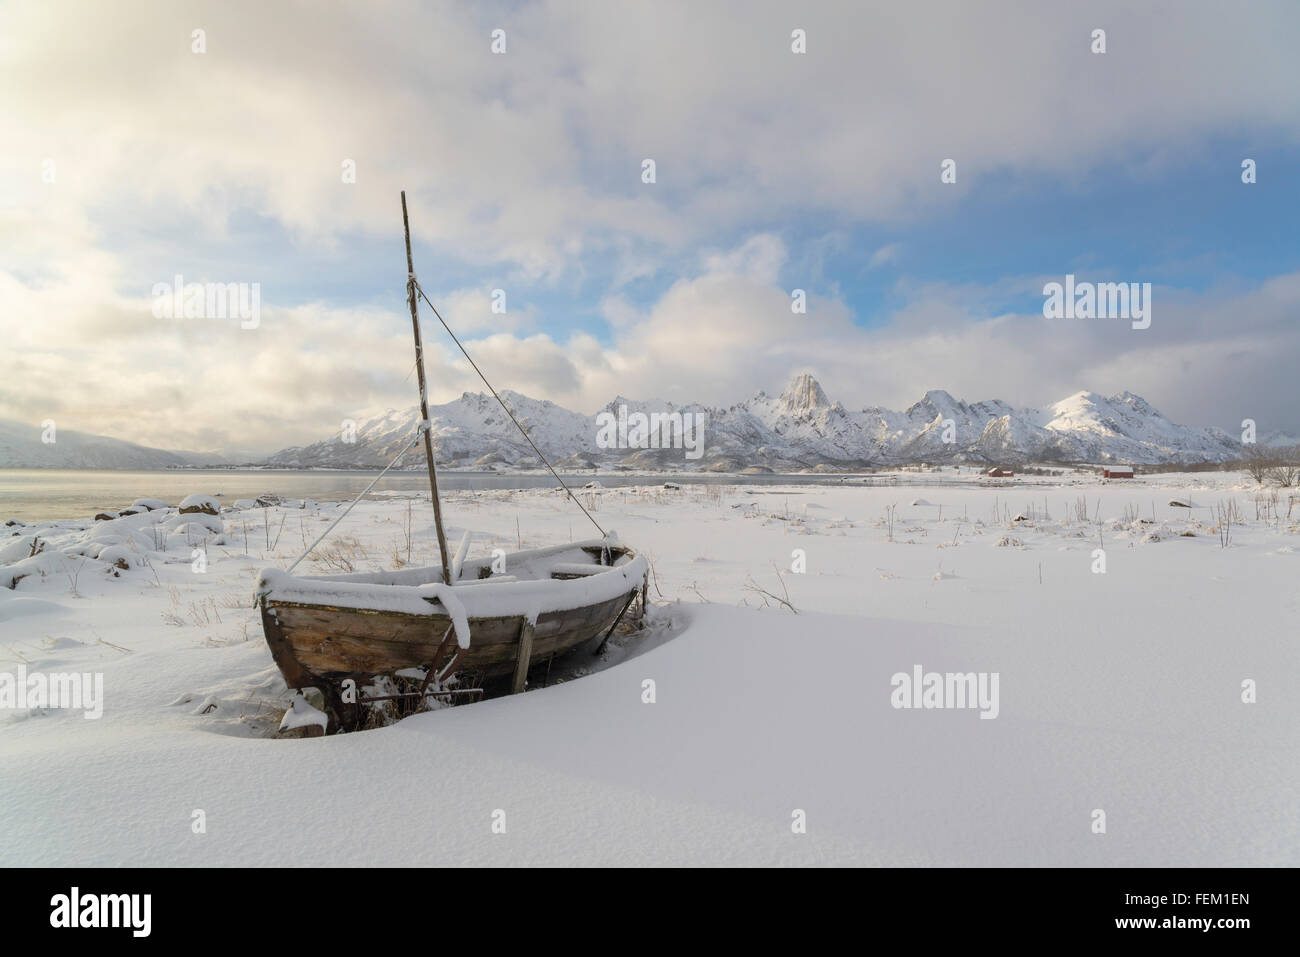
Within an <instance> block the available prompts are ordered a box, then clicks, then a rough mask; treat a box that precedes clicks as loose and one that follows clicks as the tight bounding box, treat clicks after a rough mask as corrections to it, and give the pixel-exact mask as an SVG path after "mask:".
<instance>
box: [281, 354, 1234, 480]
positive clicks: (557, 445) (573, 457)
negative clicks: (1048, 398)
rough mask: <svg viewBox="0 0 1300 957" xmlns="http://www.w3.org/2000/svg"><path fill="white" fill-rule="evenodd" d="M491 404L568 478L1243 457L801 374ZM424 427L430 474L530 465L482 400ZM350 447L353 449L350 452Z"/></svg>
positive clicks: (1206, 439)
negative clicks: (694, 430)
mask: <svg viewBox="0 0 1300 957" xmlns="http://www.w3.org/2000/svg"><path fill="white" fill-rule="evenodd" d="M502 398H503V399H505V401H506V402H507V403H508V404H509V405H510V407H511V409H512V410H513V412H514V413H515V416H516V417H517V418H518V419H519V421H520V422H521V423H522V424H523V425H524V427H525V428H527V429H528V431H529V434H530V435H531V436H532V437H533V441H534V442H536V443H537V445H538V447H539V448H540V449H541V450H542V452H543V453H544V454H545V455H546V456H547V457H548V458H549V459H550V460H551V461H552V462H553V463H554V464H556V465H561V464H563V465H567V466H578V467H583V466H591V465H595V464H600V465H623V466H627V467H635V468H655V467H660V468H662V467H669V468H679V467H704V468H711V469H715V470H732V469H743V468H746V467H766V468H772V469H792V468H811V467H816V466H825V467H860V466H865V465H878V464H892V463H905V462H919V461H926V462H997V463H1019V462H1031V461H1032V462H1092V463H1104V462H1122V463H1131V464H1138V465H1149V464H1162V463H1185V464H1191V463H1196V462H1222V461H1229V460H1232V459H1235V458H1237V457H1239V455H1240V445H1239V444H1238V443H1237V442H1236V441H1235V439H1234V437H1232V436H1229V435H1228V434H1227V433H1225V432H1223V431H1222V430H1220V429H1215V428H1196V427H1192V426H1184V425H1178V424H1176V423H1174V422H1171V421H1169V420H1168V419H1167V418H1165V417H1164V416H1163V415H1161V414H1160V412H1159V411H1157V410H1156V409H1155V408H1153V407H1152V406H1151V405H1150V404H1149V403H1148V402H1147V401H1146V400H1144V399H1143V398H1142V397H1141V396H1137V395H1134V394H1133V393H1131V392H1121V393H1119V394H1117V395H1112V396H1101V395H1098V394H1097V393H1094V392H1079V393H1076V394H1075V395H1072V396H1069V397H1068V398H1065V399H1062V400H1061V401H1060V402H1057V403H1055V404H1053V405H1050V406H1048V407H1046V408H1044V409H1017V408H1014V407H1012V406H1010V405H1008V404H1007V403H1005V402H1003V401H1001V400H998V399H991V400H988V401H983V402H975V403H969V404H968V403H966V402H963V401H960V400H957V399H954V398H953V397H952V396H951V395H949V394H948V393H947V392H943V391H940V390H934V391H930V392H927V393H926V394H925V395H924V396H923V397H922V398H921V399H920V400H919V401H918V402H916V403H915V404H913V405H912V406H910V407H909V408H908V409H906V410H905V411H903V412H896V411H892V410H890V409H882V408H866V409H861V410H850V409H847V408H845V407H844V406H843V405H842V404H840V403H839V402H835V401H832V400H831V399H830V398H829V397H828V396H827V395H826V393H825V391H824V390H823V389H822V387H821V385H820V384H819V383H818V382H817V380H816V379H815V378H813V377H812V376H811V375H807V374H802V375H798V376H795V377H794V379H792V380H791V382H790V384H789V385H788V386H787V387H786V389H785V391H784V392H782V393H781V395H779V396H776V397H772V396H769V395H767V394H766V393H763V392H760V393H758V394H757V395H755V396H754V397H752V398H750V399H748V400H746V401H744V402H740V403H738V404H736V405H733V406H729V407H717V408H715V407H709V406H703V405H700V404H697V403H691V404H687V405H677V404H674V403H671V402H667V401H663V400H651V401H646V400H639V401H638V400H632V399H627V398H624V397H622V396H620V397H618V398H615V399H614V400H613V401H611V402H610V403H609V404H608V405H606V406H605V407H604V408H602V409H601V410H600V411H599V412H597V414H596V415H592V416H587V415H582V414H580V413H577V412H571V411H569V410H567V409H564V408H561V407H560V406H558V405H555V404H554V403H553V402H544V401H538V400H536V399H530V398H528V397H527V396H523V395H519V394H518V393H515V392H504V393H502ZM620 409H622V410H624V414H626V415H631V414H633V413H636V412H641V413H644V414H646V415H650V414H651V413H658V414H660V415H661V416H664V415H667V416H675V415H681V416H683V417H684V419H685V421H686V422H688V423H689V422H692V421H695V417H696V416H700V415H703V416H705V417H706V418H705V425H704V433H703V454H702V455H701V456H699V457H695V458H692V457H688V455H687V452H686V449H683V448H663V449H646V448H639V447H618V448H602V447H600V445H599V444H598V441H597V437H598V435H599V433H600V424H601V422H602V421H604V422H608V421H609V419H608V416H613V417H617V416H618V415H619V414H620ZM606 414H608V416H606ZM603 416H604V417H605V418H602V417H603ZM429 417H430V420H431V422H432V423H433V438H434V446H435V449H436V452H437V456H438V461H439V463H445V464H447V465H451V466H456V467H471V466H479V467H486V466H494V465H511V466H517V467H529V466H536V465H538V464H539V463H538V462H537V459H536V456H535V454H534V453H533V450H532V449H531V448H529V447H528V444H527V443H526V442H525V441H524V439H523V437H522V436H520V435H519V433H518V431H517V430H516V429H515V427H514V425H513V424H512V423H511V422H510V420H509V418H508V417H507V416H506V415H505V413H504V412H503V411H502V410H501V407H500V406H499V405H497V403H496V401H495V400H494V399H493V398H492V397H491V396H489V395H484V394H482V393H472V392H466V393H464V394H463V395H461V397H460V398H459V399H456V400H454V401H452V402H448V403H446V404H445V405H440V406H435V407H432V408H430V410H429ZM418 420H419V413H418V410H417V409H416V408H415V407H412V408H410V409H406V410H402V411H394V410H388V411H387V412H385V413H383V414H381V415H377V416H373V417H371V418H369V419H367V420H365V421H363V422H358V423H357V427H356V429H355V434H354V435H350V434H349V433H347V432H340V433H339V434H338V435H335V436H334V437H332V438H329V439H326V440H323V441H320V442H316V443H313V444H312V445H308V446H305V447H295V448H290V449H285V450H283V451H282V452H277V453H276V454H275V455H273V456H271V457H270V458H269V459H268V463H269V464H271V465H277V466H303V467H334V468H346V467H366V468H369V467H372V466H375V465H381V464H387V463H388V462H389V461H390V460H391V459H392V458H393V456H394V455H396V454H397V451H398V450H399V449H400V448H401V447H402V446H403V445H405V444H406V443H407V442H409V441H410V439H411V438H412V437H413V436H414V434H415V426H416V423H417V422H418ZM350 437H351V438H354V441H347V439H348V438H350ZM632 444H634V445H635V443H632ZM423 462H424V456H423V451H422V447H421V446H418V445H417V446H416V448H414V449H412V450H411V451H410V452H408V453H407V458H406V459H405V460H404V461H403V463H402V465H403V466H404V467H408V468H415V467H422V466H423Z"/></svg>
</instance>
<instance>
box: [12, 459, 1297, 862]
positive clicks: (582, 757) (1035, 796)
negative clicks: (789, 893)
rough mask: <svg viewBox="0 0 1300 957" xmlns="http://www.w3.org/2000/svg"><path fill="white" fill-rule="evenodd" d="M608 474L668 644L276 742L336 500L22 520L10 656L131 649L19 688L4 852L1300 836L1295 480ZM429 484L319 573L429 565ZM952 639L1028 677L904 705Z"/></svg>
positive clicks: (334, 550) (1277, 845)
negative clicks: (92, 680) (979, 702)
mask: <svg viewBox="0 0 1300 957" xmlns="http://www.w3.org/2000/svg"><path fill="white" fill-rule="evenodd" d="M1057 481H1059V480H1057ZM580 494H581V495H582V496H583V498H584V503H585V504H587V505H588V507H589V508H591V509H592V510H593V513H594V514H595V515H596V517H597V518H598V520H599V521H600V522H601V523H602V524H604V525H605V526H606V527H607V528H609V527H612V528H614V529H616V530H617V531H618V533H619V536H620V538H621V539H622V540H623V541H625V542H627V543H628V544H631V545H633V546H634V547H636V548H638V549H639V550H640V551H642V552H643V553H644V554H646V555H647V557H648V558H649V559H650V561H651V563H652V566H653V570H654V577H653V583H652V587H651V598H652V600H654V601H655V602H657V603H658V604H657V607H656V609H655V611H654V615H653V627H652V628H651V629H649V631H648V632H647V634H646V637H644V638H643V639H635V638H634V639H631V640H629V641H627V642H626V643H625V644H624V645H622V646H621V647H618V648H615V649H614V650H613V652H611V655H610V660H608V661H606V662H604V663H603V664H604V667H599V665H600V663H598V662H595V661H594V660H592V659H588V660H589V661H590V662H591V663H590V665H588V664H586V663H584V662H578V663H576V664H571V665H570V668H569V670H568V671H567V672H566V674H570V675H573V674H575V673H576V672H580V671H587V670H590V671H591V672H592V673H589V674H585V675H584V676H582V677H580V678H577V679H576V680H567V681H564V682H563V683H557V684H552V685H551V686H550V687H547V688H544V689H538V690H536V691H532V692H530V693H528V694H525V695H520V696H514V697H509V698H500V699H496V700H491V701H486V702H483V703H481V704H475V705H472V706H468V707H462V708H456V709H449V710H443V711H438V712H434V713H430V714H424V715H418V716H415V717H412V718H408V719H407V720H405V721H403V722H401V723H399V724H397V725H393V726H390V727H387V728H382V729H379V730H375V731H367V732H362V733H357V734H351V735H340V736H334V737H330V738H325V739H309V740H274V739H272V734H273V732H274V730H275V728H276V726H277V725H278V723H279V719H280V715H281V714H282V713H283V710H284V708H285V707H286V706H287V703H288V700H289V697H288V694H287V693H286V691H285V689H284V684H283V681H282V680H281V679H280V676H279V673H278V672H277V671H276V669H275V667H274V665H273V664H272V662H271V658H270V654H269V652H268V651H267V649H266V645H265V643H264V641H263V639H262V635H261V628H260V624H259V623H258V621H257V619H256V614H255V612H254V610H253V609H252V607H251V596H252V590H253V583H254V581H255V579H256V577H257V573H258V571H259V570H260V569H261V568H263V567H265V566H267V565H278V566H279V567H285V566H287V564H288V563H289V562H290V561H292V559H293V558H294V557H296V556H297V554H298V553H299V552H300V551H301V550H302V547H303V545H304V544H305V543H306V542H310V541H311V540H312V539H314V538H315V536H316V535H317V534H319V531H320V530H322V529H323V528H324V523H326V522H327V521H329V520H331V519H332V518H333V517H334V515H335V514H336V509H337V507H338V506H334V505H316V504H315V503H305V504H304V507H302V508H299V507H295V506H297V505H298V504H300V503H289V504H288V505H287V506H284V507H282V506H272V507H270V508H258V507H250V506H251V505H252V503H244V506H243V507H239V508H235V509H230V510H222V511H221V513H220V515H218V516H207V515H205V514H204V513H203V512H197V513H190V514H186V515H179V514H178V513H177V512H176V511H175V509H156V510H154V511H144V510H143V509H142V510H141V511H140V512H138V514H135V515H128V516H126V517H125V518H119V519H116V520H111V521H99V522H95V521H92V520H89V519H83V520H75V521H72V520H69V521H63V522H57V523H38V524H31V525H26V526H18V525H15V526H9V527H4V528H3V533H4V536H5V537H4V538H0V563H3V564H0V584H5V582H4V581H3V580H2V579H3V578H4V577H5V576H6V575H7V577H8V578H10V579H12V578H13V577H15V576H14V574H13V572H14V569H15V568H16V567H24V568H28V569H29V570H30V571H29V573H28V574H26V575H25V577H21V578H19V579H18V581H17V582H16V587H14V588H13V589H8V588H0V659H3V662H2V663H0V671H9V672H14V671H16V669H18V668H20V667H21V668H25V669H26V670H27V671H28V672H72V671H76V672H94V673H102V674H103V676H104V702H103V717H102V718H100V719H98V720H86V719H85V718H84V717H83V715H82V713H81V712H79V711H76V710H62V709H48V710H44V711H41V710H38V711H34V712H28V711H27V710H9V711H0V768H3V772H0V824H2V829H3V832H4V834H5V840H4V841H3V842H2V843H0V864H6V865H13V864H38V865H39V864H68V865H76V864H102V865H110V864H187V865H229V864H241V863H249V864H325V863H340V864H367V863H373V864H381V863H383V864H489V863H553V864H570V863H610V864H627V865H637V864H660V863H663V864H668V863H697V864H712V863H732V864H751V863H752V864H766V863H792V864H814V863H844V864H848V863H857V864H929V863H949V864H993V865H1001V864H1007V865H1011V864H1085V865H1107V864H1119V865H1224V866H1226V865H1251V864H1290V865H1296V864H1300V698H1298V697H1297V695H1296V694H1295V689H1296V688H1297V687H1300V645H1298V644H1297V641H1296V615H1297V612H1300V597H1297V596H1298V595H1300V589H1297V588H1296V581H1297V577H1298V575H1300V502H1297V503H1296V504H1295V505H1294V506H1292V505H1291V504H1290V503H1289V501H1288V494H1287V492H1286V490H1283V492H1282V493H1281V495H1280V496H1279V499H1278V502H1277V503H1276V506H1275V505H1274V503H1273V502H1272V501H1271V500H1269V499H1268V497H1267V493H1263V494H1264V496H1265V497H1264V500H1263V501H1262V502H1257V500H1256V498H1257V495H1259V494H1260V493H1257V492H1256V491H1255V490H1254V489H1253V488H1252V484H1251V483H1250V482H1249V481H1248V480H1247V479H1246V478H1245V477H1244V476H1239V475H1233V474H1227V475H1225V474H1206V475H1199V474H1198V475H1166V476H1154V477H1149V478H1144V479H1141V480H1138V481H1134V482H1125V483H1112V484H1110V485H1104V486H1103V485H1088V486H1068V487H1067V486H1062V485H1059V484H1054V483H1053V480H1051V479H1043V480H1034V481H1033V482H1032V483H1030V484H1023V485H1021V484H1018V485H1010V486H1002V487H993V488H972V487H965V486H956V485H948V486H944V485H935V486H933V487H925V488H917V487H910V488H897V487H895V488H890V487H876V488H854V487H844V488H823V487H811V486H798V487H789V488H783V487H754V486H751V487H724V486H687V487H685V488H681V489H667V488H661V487H649V486H647V487H641V488H610V489H594V490H590V491H587V492H583V493H580ZM1175 500H1176V501H1181V502H1184V503H1188V504H1191V505H1192V506H1193V507H1192V508H1190V509H1188V508H1182V507H1177V506H1172V505H1170V504H1169V503H1170V502H1171V501H1175ZM1232 502H1235V503H1236V507H1237V510H1238V512H1239V515H1238V518H1239V519H1240V522H1239V523H1234V524H1233V526H1232V527H1231V529H1230V541H1229V544H1228V547H1222V544H1223V542H1222V536H1221V532H1222V531H1223V528H1222V525H1223V522H1222V521H1221V516H1220V513H1219V510H1218V506H1219V505H1220V504H1223V505H1224V506H1227V505H1229V503H1232ZM1257 508H1259V509H1262V510H1263V511H1257ZM1288 509H1289V510H1290V515H1289V517H1288ZM428 511H429V509H428V504H427V502H425V503H419V502H416V503H414V504H413V505H412V527H413V531H412V535H411V544H410V556H411V562H412V563H413V564H428V563H430V562H431V560H432V557H433V556H434V555H436V544H435V542H434V540H433V535H432V531H431V527H430V516H429V514H428ZM1084 511H1086V512H1087V517H1086V518H1085V517H1084V516H1083V512H1084ZM445 512H446V516H447V519H448V521H449V523H450V527H449V534H450V535H451V536H452V537H453V538H456V539H458V538H459V537H460V535H461V534H462V532H463V531H465V530H469V531H471V532H472V533H473V535H474V538H473V545H472V548H471V554H472V555H482V554H486V553H487V552H488V551H490V550H491V549H492V548H495V547H501V548H505V549H507V550H513V549H514V548H515V547H517V545H519V544H522V545H523V547H532V546H541V545H550V544H556V543H560V542H566V541H570V540H573V539H582V538H586V537H588V535H589V531H590V529H589V527H588V526H586V524H585V520H584V519H583V517H582V516H581V514H579V513H577V512H576V510H575V509H573V508H572V507H571V506H570V505H567V504H566V503H565V501H564V499H563V498H562V496H560V495H558V494H556V493H555V492H554V491H552V490H532V491H524V492H499V491H479V492H454V493H451V494H450V495H448V496H447V498H446V509H445ZM407 514H408V505H407V502H406V501H405V500H403V499H400V498H393V499H389V500H385V501H376V502H366V503H363V504H362V505H360V506H358V507H357V509H356V510H355V511H354V512H353V513H352V515H350V516H349V517H348V518H347V519H345V521H344V522H343V524H342V525H341V526H340V527H339V529H338V530H336V532H335V533H334V536H332V538H331V539H329V540H327V542H326V544H325V546H322V547H323V548H325V549H326V551H325V552H324V553H322V554H319V555H318V559H319V560H317V561H316V562H315V563H313V562H312V561H310V560H309V561H308V562H306V563H304V566H303V568H301V569H300V571H303V570H306V571H308V572H309V573H311V572H318V573H324V572H326V571H331V570H333V571H339V570H343V566H344V565H347V564H351V565H352V566H354V567H355V568H356V569H357V570H362V569H366V568H387V567H392V566H393V564H394V562H395V561H396V560H398V559H400V560H402V561H405V560H406V558H407V544H406V532H405V529H406V523H407ZM0 518H2V517H0ZM1187 533H1190V534H1187ZM891 539H892V540H891ZM33 542H43V544H42V545H40V546H39V547H38V548H37V549H36V554H35V555H32V556H28V555H27V553H28V552H31V551H32V550H33V545H32V543H33ZM1099 548H1100V549H1103V550H1104V561H1105V569H1106V570H1105V572H1104V573H1098V572H1096V571H1094V569H1095V568H1096V567H1097V561H1098V559H1097V555H1096V550H1097V549H1099ZM105 552H107V556H106V555H105ZM196 553H197V554H196ZM198 554H201V555H202V560H201V561H200V560H199V559H198V557H197V555H198ZM42 556H44V557H42ZM792 565H794V566H798V567H801V568H803V569H804V570H803V571H802V572H794V571H792V570H791V568H792ZM123 566H125V567H123ZM783 601H787V602H788V603H789V605H790V606H793V608H794V609H796V610H797V612H798V613H797V614H795V613H793V612H792V611H791V610H790V609H789V607H788V606H787V605H785V604H783ZM918 665H919V666H921V667H922V668H924V669H925V670H926V671H938V672H962V673H967V672H976V673H997V674H998V675H999V676H1000V684H999V687H1000V702H999V709H998V715H997V718H996V719H994V720H982V719H981V718H980V716H979V714H978V713H977V712H976V711H974V710H969V709H968V710H924V709H920V710H917V709H898V708H895V707H893V706H892V704H891V692H892V690H893V689H892V687H891V677H892V676H893V675H895V674H897V673H909V672H911V671H912V670H913V668H914V667H916V666H918ZM1247 680H1253V681H1255V682H1257V684H1258V701H1257V702H1256V703H1253V704H1248V703H1244V702H1243V700H1242V697H1243V688H1242V683H1243V682H1244V681H1247ZM646 681H652V682H653V689H654V699H655V700H654V702H653V703H646V702H645V698H646V696H647V693H646V687H647V686H646V684H645V682H646ZM1097 810H1103V811H1104V812H1105V822H1106V831H1105V833H1104V834H1098V833H1094V832H1093V831H1094V821H1095V820H1096V815H1095V812H1096V811H1097ZM197 811H201V812H202V820H203V822H204V824H205V832H204V833H196V832H195V827H194V826H193V822H194V821H195V820H196V816H195V812H197ZM498 811H503V812H504V821H505V833H504V834H500V833H494V830H493V822H494V819H495V820H500V816H497V817H495V818H494V814H495V812H498ZM797 811H802V812H804V813H805V814H806V819H807V833H804V834H801V833H794V832H793V831H792V826H791V825H792V820H794V816H795V813H796V812H797Z"/></svg>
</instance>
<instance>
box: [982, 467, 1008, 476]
mask: <svg viewBox="0 0 1300 957" xmlns="http://www.w3.org/2000/svg"><path fill="white" fill-rule="evenodd" d="M984 474H985V475H987V476H988V477H989V478H1014V477H1015V474H1016V473H1015V472H1012V471H1011V470H1010V469H999V468H991V469H989V470H988V471H987V472H985V473H984Z"/></svg>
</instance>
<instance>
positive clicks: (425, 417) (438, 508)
mask: <svg viewBox="0 0 1300 957" xmlns="http://www.w3.org/2000/svg"><path fill="white" fill-rule="evenodd" d="M402 229H403V231H405V233H406V275H407V278H406V296H407V299H409V300H410V303H411V328H412V329H413V330H414V332H415V371H416V373H417V374H418V375H419V377H420V421H421V422H422V423H423V425H422V426H421V428H423V429H424V458H425V461H426V462H428V464H429V488H430V489H431V490H432V491H433V524H434V527H435V528H437V530H438V552H439V554H441V556H442V581H443V583H444V584H447V585H450V584H451V564H450V563H449V562H448V561H447V535H446V533H445V532H444V531H443V530H442V502H441V501H440V500H439V499H438V473H437V471H436V470H435V469H434V467H433V438H432V436H431V434H430V433H431V432H432V429H431V428H430V427H429V425H430V423H429V397H428V393H427V391H426V389H425V385H424V346H423V344H422V343H421V342H420V315H419V312H418V311H417V309H416V306H415V263H414V262H413V261H412V259H411V223H410V220H408V219H407V217H406V190H402Z"/></svg>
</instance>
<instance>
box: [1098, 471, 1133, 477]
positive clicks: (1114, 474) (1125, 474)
mask: <svg viewBox="0 0 1300 957" xmlns="http://www.w3.org/2000/svg"><path fill="white" fill-rule="evenodd" d="M1101 477H1102V478H1108V479H1112V478H1132V477H1133V470H1132V469H1131V468H1127V469H1126V468H1113V469H1102V470H1101Z"/></svg>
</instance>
